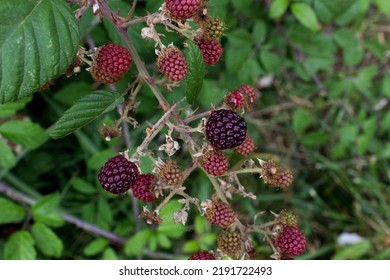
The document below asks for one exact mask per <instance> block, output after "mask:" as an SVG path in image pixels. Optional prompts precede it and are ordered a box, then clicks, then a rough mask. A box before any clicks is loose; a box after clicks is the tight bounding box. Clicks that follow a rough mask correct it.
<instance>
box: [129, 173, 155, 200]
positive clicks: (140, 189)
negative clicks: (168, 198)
mask: <svg viewBox="0 0 390 280" xmlns="http://www.w3.org/2000/svg"><path fill="white" fill-rule="evenodd" d="M155 183H156V177H155V176H154V175H153V174H143V175H139V176H138V179H137V181H135V184H134V185H133V187H132V191H133V195H134V197H135V198H137V199H139V200H141V201H145V202H152V201H155V200H156V199H157V198H156V195H155V194H154V186H155Z"/></svg>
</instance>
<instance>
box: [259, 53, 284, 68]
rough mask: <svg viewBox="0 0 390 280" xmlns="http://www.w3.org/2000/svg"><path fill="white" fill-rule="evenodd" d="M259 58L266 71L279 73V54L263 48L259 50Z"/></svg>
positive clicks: (280, 62)
mask: <svg viewBox="0 0 390 280" xmlns="http://www.w3.org/2000/svg"><path fill="white" fill-rule="evenodd" d="M260 60H261V63H262V64H263V66H264V68H265V69H266V70H267V71H268V72H274V73H280V70H281V69H280V68H281V64H282V60H281V58H280V56H278V55H276V54H273V53H272V52H270V51H267V50H263V51H261V52H260Z"/></svg>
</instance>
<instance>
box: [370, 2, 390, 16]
mask: <svg viewBox="0 0 390 280" xmlns="http://www.w3.org/2000/svg"><path fill="white" fill-rule="evenodd" d="M374 2H375V4H376V5H377V6H378V8H379V10H381V12H382V13H385V14H390V1H389V0H374Z"/></svg>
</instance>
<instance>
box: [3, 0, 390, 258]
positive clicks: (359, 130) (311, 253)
mask: <svg viewBox="0 0 390 280" xmlns="http://www.w3.org/2000/svg"><path fill="white" fill-rule="evenodd" d="M138 2H139V4H138V5H137V9H136V14H137V15H139V16H143V15H145V13H146V11H150V12H153V11H156V10H157V8H158V7H159V6H160V5H161V3H162V1H161V0H160V1H138ZM209 3H210V13H211V14H212V15H214V16H217V17H219V18H221V19H222V20H224V21H225V22H226V24H227V31H226V36H225V37H223V39H222V44H223V46H224V54H223V57H222V60H221V61H220V62H219V63H218V64H217V65H216V66H213V67H207V68H206V74H205V80H204V83H203V87H202V90H201V93H200V94H199V98H198V99H197V100H196V101H195V103H194V105H193V106H194V108H195V107H199V109H200V110H207V109H209V108H210V106H211V104H218V103H219V102H221V101H222V99H223V97H224V95H225V94H226V93H227V92H229V91H231V90H233V89H235V88H237V87H238V86H240V85H241V84H253V85H257V86H260V88H261V98H260V100H259V101H258V103H257V104H256V106H255V108H254V109H253V110H252V112H251V113H249V114H247V115H246V120H247V122H248V125H249V133H250V135H251V136H252V137H253V138H254V139H255V140H256V142H257V144H258V147H257V149H256V156H257V157H261V158H269V157H274V158H277V159H278V160H279V161H280V162H281V164H282V165H284V166H286V167H289V168H291V169H292V171H293V173H294V176H295V183H294V186H293V188H292V189H291V190H290V191H288V192H287V193H282V192H278V191H275V190H271V189H268V188H266V187H265V186H264V185H263V184H262V183H261V182H260V180H259V179H258V178H257V177H256V176H253V177H251V176H249V177H247V178H246V179H245V180H243V181H242V183H243V184H244V185H245V186H247V190H248V191H251V192H254V193H255V194H257V200H256V201H251V200H250V199H235V200H233V206H234V207H235V208H236V209H237V210H238V211H239V212H240V213H243V216H242V217H240V218H242V220H243V221H244V222H245V221H247V222H251V221H252V219H253V217H254V215H255V214H256V213H257V212H259V211H263V210H265V211H273V212H276V213H277V212H279V211H280V210H282V209H285V208H288V209H291V210H293V211H295V212H296V213H297V214H298V215H299V217H300V225H301V228H302V230H303V232H304V233H305V234H306V235H307V237H308V241H309V245H308V250H307V253H306V254H305V255H303V256H301V257H300V258H302V259H330V258H333V259H389V258H390V229H389V227H390V224H389V221H390V209H389V208H390V207H389V205H390V204H389V202H390V193H389V187H390V178H389V177H390V173H389V158H390V142H389V134H390V133H389V132H390V111H389V107H390V105H389V98H390V72H389V71H388V69H389V65H390V64H389V49H390V48H389V43H390V36H389V34H390V27H389V26H390V2H389V1H387V0H299V1H294V0H273V1H269V0H265V1H261V0H226V1H220V0H209ZM110 6H111V7H112V8H114V9H115V10H118V11H120V13H121V14H122V15H125V14H126V13H127V10H128V9H129V7H130V1H110ZM76 8H77V7H76V6H74V7H73V6H72V9H76ZM142 27H143V26H142V25H141V24H140V25H136V26H134V27H132V28H131V29H129V34H130V37H131V39H132V41H133V43H134V44H135V46H136V48H137V50H138V52H139V53H140V55H141V57H142V59H143V60H144V61H145V63H146V64H147V67H148V70H150V71H155V65H154V63H155V55H154V43H153V42H146V41H144V40H142V39H141V37H140V30H141V28H142ZM161 32H162V33H163V32H164V29H163V28H162V29H161ZM166 35H167V36H166V37H164V38H163V42H164V43H165V44H169V43H171V42H174V43H175V44H177V45H180V44H182V43H183V41H184V40H183V38H178V37H177V36H176V35H175V34H173V33H168V34H166ZM80 36H81V38H82V39H81V44H82V45H85V46H86V45H87V43H86V38H87V37H88V36H90V37H91V38H92V39H93V40H94V42H95V43H96V45H102V44H105V43H107V42H108V41H111V42H116V43H121V39H120V38H119V36H118V34H117V33H116V31H115V30H114V28H113V27H112V26H111V25H110V23H109V22H108V21H106V20H103V22H102V23H101V24H100V23H99V22H98V20H97V19H96V18H94V17H93V15H92V12H91V11H87V12H86V13H85V14H84V16H83V18H82V20H81V22H80ZM0 39H1V38H0ZM62 68H64V66H62ZM54 76H56V75H55V74H53V77H54ZM135 76H136V69H135V67H132V70H131V73H130V75H128V76H127V78H125V79H123V80H122V81H121V82H120V83H119V84H118V85H117V89H118V91H119V92H121V91H122V90H124V89H125V88H126V86H127V83H128V82H131V81H132V80H134V77H135ZM95 90H99V88H96V85H95V84H94V83H93V80H92V78H91V77H90V75H89V74H88V73H87V72H86V71H82V72H81V73H80V74H78V75H77V76H73V77H71V78H70V79H67V78H65V77H63V76H62V77H59V78H58V79H57V80H56V82H55V84H54V85H53V86H52V87H51V88H50V89H49V90H45V91H43V92H41V93H35V94H34V95H33V96H32V97H31V96H30V97H27V99H22V100H19V101H17V102H13V103H6V104H1V105H0V182H4V183H6V184H7V185H9V186H12V187H13V188H14V189H15V190H17V191H18V192H20V193H22V194H23V195H24V196H25V197H27V198H28V199H30V201H32V202H37V203H36V204H35V205H34V206H33V207H30V206H29V205H27V204H23V205H19V204H17V203H15V202H13V201H12V200H11V199H10V198H6V197H5V196H3V195H1V196H0V258H4V259H34V258H40V259H48V258H49V259H50V258H54V259H55V258H63V259H128V258H141V257H142V258H146V259H148V258H173V259H175V258H187V257H188V256H189V255H190V254H191V253H193V252H195V251H197V250H200V249H215V248H216V246H215V239H216V233H217V232H216V231H215V229H214V228H211V227H210V226H209V225H208V224H207V223H206V220H205V218H204V217H201V216H200V215H199V214H197V212H196V211H191V215H190V219H189V223H188V225H187V226H186V227H183V226H182V225H178V224H174V223H173V221H172V219H171V217H172V213H173V212H174V211H176V210H178V209H180V204H178V203H176V202H172V203H170V204H168V205H167V206H166V207H164V208H163V211H162V212H161V216H162V217H163V218H164V217H166V218H165V219H164V223H163V225H162V226H161V227H159V228H153V227H150V226H147V225H145V224H144V223H143V222H139V221H137V220H136V219H135V217H134V215H133V208H132V207H134V205H132V201H131V200H130V199H129V197H126V196H119V197H116V196H113V195H110V194H107V193H105V192H104V191H102V189H101V187H100V186H99V184H98V182H97V172H98V170H99V168H100V166H101V165H102V164H104V162H105V161H106V160H107V159H108V158H109V157H111V156H113V155H115V154H116V153H117V152H118V151H122V150H124V148H123V147H124V146H123V145H124V144H123V143H122V142H121V140H113V141H111V142H109V143H107V142H105V141H103V139H101V137H100V135H99V133H98V130H99V128H100V127H101V126H102V124H103V123H110V122H111V123H112V122H113V121H114V120H115V118H116V117H117V115H116V113H115V112H111V113H109V114H106V115H105V116H104V117H99V118H98V119H96V120H94V121H93V122H91V123H90V124H88V125H86V126H85V127H83V128H82V129H79V130H76V131H75V133H74V134H71V135H69V136H67V137H65V138H63V139H59V140H49V137H48V136H47V131H50V129H51V126H52V125H53V124H54V123H55V122H56V121H57V120H58V118H59V117H60V116H61V115H62V114H63V113H64V111H65V110H67V109H68V108H69V107H70V106H71V105H72V104H73V103H74V102H75V101H76V100H78V99H80V98H83V97H85V96H87V94H89V93H91V92H92V91H95ZM184 91H185V89H184V87H183V86H182V87H179V88H177V89H175V90H174V91H173V92H172V93H167V94H166V97H167V98H168V99H169V100H170V101H172V102H173V101H175V100H179V99H180V98H181V97H182V96H184ZM138 99H139V101H140V102H141V104H140V107H139V109H138V111H137V113H136V115H135V118H136V119H137V120H138V121H139V123H140V127H139V128H137V129H131V131H130V134H131V139H132V141H133V147H134V149H135V147H136V146H137V145H138V144H139V143H140V142H141V141H142V139H143V137H144V130H145V128H146V127H147V123H146V122H147V121H149V122H151V123H153V122H155V121H156V120H158V118H159V117H160V116H161V114H162V113H161V112H160V113H158V114H157V115H156V112H157V110H155V108H156V107H157V105H158V104H157V101H156V100H155V99H154V97H153V95H152V93H151V92H150V91H149V90H148V89H147V88H146V87H144V88H143V89H142V92H141V93H140V95H139V97H138ZM160 140H161V139H160ZM10 143H12V144H16V145H18V146H17V147H16V149H14V150H11V148H10V147H9V144H10ZM12 147H14V148H15V146H12ZM151 148H152V149H153V151H154V152H156V153H158V152H157V148H158V143H155V144H154V145H152V146H151ZM15 151H16V152H15ZM175 156H176V155H175ZM230 156H231V160H232V161H234V160H236V159H234V158H233V155H232V154H231V155H230ZM177 157H178V158H180V159H181V160H182V162H183V164H185V163H186V161H187V160H188V159H187V158H186V157H185V153H184V152H183V153H180V154H179V155H178V156H177ZM151 168H152V162H151V161H150V159H148V158H147V157H146V158H144V160H143V161H142V164H141V169H142V171H144V172H148V171H150V170H151ZM185 185H186V186H187V187H188V189H189V190H190V192H191V194H192V195H193V196H196V197H199V198H200V199H206V198H209V197H210V195H211V192H212V188H211V186H210V183H209V182H208V180H207V178H206V177H205V176H204V175H203V174H202V173H201V172H200V171H196V172H195V173H194V174H193V175H192V176H191V177H190V179H189V180H188V181H186V184H185ZM138 207H139V208H140V209H141V208H142V205H141V204H139V205H138ZM63 212H66V213H68V214H72V215H74V216H76V217H78V218H80V219H82V220H84V221H86V222H89V223H91V224H94V225H96V226H99V227H100V228H102V229H104V230H107V231H111V232H114V233H115V234H117V235H119V236H120V237H123V238H124V239H125V240H126V243H125V245H124V246H116V245H114V244H110V243H109V242H108V240H107V239H105V238H101V237H99V236H93V235H91V234H89V233H87V232H86V231H83V230H81V229H80V228H77V227H75V226H74V225H72V224H71V223H68V222H67V221H65V220H64V216H63V215H62V213H63ZM267 218H268V219H269V218H271V215H268V216H266V217H264V220H263V222H266V221H267ZM262 219H263V218H260V220H259V222H261V221H262ZM343 232H355V233H358V234H359V235H361V236H362V237H363V238H365V240H364V241H362V242H360V243H357V244H354V245H349V246H341V245H339V244H338V243H337V237H338V236H339V234H341V233H343ZM253 238H254V241H255V244H256V247H257V251H258V253H259V256H258V257H259V258H260V259H262V258H265V259H268V256H269V254H271V250H270V249H269V248H268V246H267V245H266V244H265V243H264V241H263V240H262V236H260V235H259V236H253Z"/></svg>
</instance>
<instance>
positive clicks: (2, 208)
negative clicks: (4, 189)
mask: <svg viewBox="0 0 390 280" xmlns="http://www.w3.org/2000/svg"><path fill="white" fill-rule="evenodd" d="M0 143H1V142H0ZM25 216H26V214H25V213H24V209H23V207H22V206H20V205H19V204H16V203H14V202H12V201H11V200H8V199H6V198H3V197H0V224H8V223H14V222H19V221H20V220H22V219H24V217H25Z"/></svg>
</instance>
